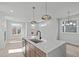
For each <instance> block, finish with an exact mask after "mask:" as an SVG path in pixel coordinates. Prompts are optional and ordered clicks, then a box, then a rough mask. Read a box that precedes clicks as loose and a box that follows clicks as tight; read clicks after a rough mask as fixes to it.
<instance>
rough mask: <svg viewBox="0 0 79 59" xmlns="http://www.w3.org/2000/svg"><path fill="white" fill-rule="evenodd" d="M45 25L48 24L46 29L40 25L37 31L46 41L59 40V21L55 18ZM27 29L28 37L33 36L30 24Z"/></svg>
mask: <svg viewBox="0 0 79 59" xmlns="http://www.w3.org/2000/svg"><path fill="white" fill-rule="evenodd" d="M45 23H46V24H47V25H46V26H45V27H41V26H40V25H41V24H40V25H39V27H38V29H37V30H39V31H41V35H42V38H43V39H45V40H57V34H58V24H57V20H56V19H55V18H52V19H51V20H48V21H46V22H45ZM27 29H28V30H27V33H28V36H31V25H30V23H28V25H27Z"/></svg>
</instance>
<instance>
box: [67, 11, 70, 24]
mask: <svg viewBox="0 0 79 59" xmlns="http://www.w3.org/2000/svg"><path fill="white" fill-rule="evenodd" d="M69 19H70V11H68V21H67V23H66V25H70V21H69Z"/></svg>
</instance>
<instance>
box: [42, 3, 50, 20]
mask: <svg viewBox="0 0 79 59" xmlns="http://www.w3.org/2000/svg"><path fill="white" fill-rule="evenodd" d="M45 10H46V14H45V15H43V16H42V18H41V19H42V20H50V19H51V16H50V15H48V14H47V2H45Z"/></svg>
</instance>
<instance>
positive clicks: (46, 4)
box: [45, 2, 47, 15]
mask: <svg viewBox="0 0 79 59" xmlns="http://www.w3.org/2000/svg"><path fill="white" fill-rule="evenodd" d="M45 9H46V15H47V2H45Z"/></svg>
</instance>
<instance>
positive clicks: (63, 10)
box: [0, 2, 79, 21]
mask: <svg viewBox="0 0 79 59" xmlns="http://www.w3.org/2000/svg"><path fill="white" fill-rule="evenodd" d="M33 6H35V7H36V9H35V16H36V17H35V19H36V20H40V19H41V17H42V16H43V15H44V14H45V3H44V2H34V3H32V2H0V16H9V17H14V18H16V19H17V18H18V19H20V20H24V21H29V20H32V18H33V16H32V7H33ZM47 8H48V14H49V15H51V16H52V17H55V18H60V17H64V16H67V12H68V10H70V12H71V14H75V13H79V2H48V3H47Z"/></svg>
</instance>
